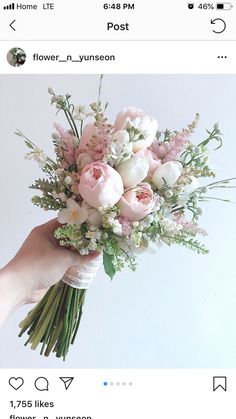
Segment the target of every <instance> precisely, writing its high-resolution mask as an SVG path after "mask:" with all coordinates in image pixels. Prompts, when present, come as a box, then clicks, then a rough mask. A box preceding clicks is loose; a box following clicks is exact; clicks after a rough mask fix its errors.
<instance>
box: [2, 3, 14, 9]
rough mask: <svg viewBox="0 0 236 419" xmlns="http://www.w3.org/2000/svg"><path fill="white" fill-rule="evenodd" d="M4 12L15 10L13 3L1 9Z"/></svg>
mask: <svg viewBox="0 0 236 419" xmlns="http://www.w3.org/2000/svg"><path fill="white" fill-rule="evenodd" d="M3 9H4V10H14V9H15V3H10V4H8V5H7V6H4V7H3Z"/></svg>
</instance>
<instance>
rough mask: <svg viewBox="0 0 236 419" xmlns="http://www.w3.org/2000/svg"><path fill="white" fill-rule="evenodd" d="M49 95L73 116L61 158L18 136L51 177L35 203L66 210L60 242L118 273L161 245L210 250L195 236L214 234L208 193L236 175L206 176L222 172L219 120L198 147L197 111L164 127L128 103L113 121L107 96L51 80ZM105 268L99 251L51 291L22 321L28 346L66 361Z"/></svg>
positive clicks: (56, 137) (58, 133)
mask: <svg viewBox="0 0 236 419" xmlns="http://www.w3.org/2000/svg"><path fill="white" fill-rule="evenodd" d="M49 94H50V95H51V103H52V105H55V106H56V109H57V111H58V112H59V111H62V112H63V113H64V115H65V117H66V120H67V122H68V128H67V129H64V128H62V127H61V126H59V125H58V124H55V132H54V133H53V134H52V140H53V143H54V146H55V160H53V159H51V158H50V157H48V156H47V155H46V154H45V153H44V152H43V151H42V150H41V149H40V148H39V147H37V146H36V145H35V144H34V143H33V142H32V141H31V140H29V139H28V138H27V137H26V136H25V135H24V134H23V133H22V132H20V131H17V135H19V136H21V137H23V138H24V140H25V143H26V145H27V146H28V147H29V149H30V150H29V153H28V154H27V155H26V158H28V159H34V160H35V161H37V162H38V163H39V165H40V167H41V168H42V171H43V173H44V175H45V177H44V178H42V179H38V180H36V181H35V183H34V184H33V185H32V186H31V188H33V189H36V190H37V191H40V192H41V195H40V196H38V195H37V196H34V197H33V198H32V201H33V203H34V204H35V205H37V206H39V207H41V208H43V209H46V210H55V211H57V212H58V221H59V223H60V224H61V226H60V227H59V228H57V229H56V231H55V237H56V238H57V239H58V241H59V243H60V245H61V246H64V247H67V248H69V249H73V250H76V251H78V252H79V253H80V255H82V256H83V255H87V254H89V253H91V252H97V253H100V254H102V255H103V266H104V270H105V272H106V274H107V275H108V276H109V277H110V278H111V279H112V278H113V277H114V275H115V273H116V272H118V271H121V270H122V269H123V268H124V267H125V265H128V267H130V268H131V269H132V270H133V271H134V270H135V268H136V255H137V253H138V252H141V251H145V250H146V249H149V248H150V247H153V246H154V247H156V248H158V246H159V245H160V244H167V245H172V244H178V245H182V246H185V247H186V248H188V249H191V250H194V251H196V252H197V253H203V254H204V253H207V252H208V250H207V249H206V248H205V246H204V244H202V243H200V242H199V241H198V239H197V238H196V236H198V235H205V234H206V232H205V230H203V229H202V228H201V227H200V226H199V224H198V222H199V217H200V215H201V208H200V207H199V203H200V202H202V201H206V200H209V199H210V196H209V193H208V192H209V191H212V190H214V189H215V188H218V187H220V188H222V187H228V184H229V183H230V181H231V180H232V179H226V180H222V181H211V182H210V181H208V182H207V183H206V184H205V185H202V184H201V183H200V182H199V180H200V179H203V178H214V177H215V173H214V171H213V170H212V168H211V167H210V166H209V164H208V155H209V150H208V146H209V144H210V143H215V145H216V147H215V148H216V149H219V148H220V147H221V145H222V138H221V137H222V134H221V131H220V129H219V126H218V124H215V125H214V127H213V129H212V130H207V135H206V138H205V139H204V140H202V141H201V142H200V143H199V144H197V145H195V144H193V143H192V142H191V141H190V137H191V135H192V134H193V132H194V130H195V129H196V127H197V123H198V119H199V115H196V118H195V119H194V121H193V122H192V123H191V124H189V125H188V126H187V128H185V129H182V130H181V131H174V132H171V131H169V130H166V131H164V132H162V131H159V130H158V123H157V121H156V120H155V119H153V118H152V117H150V116H147V115H146V114H145V113H144V112H143V111H142V110H141V109H136V108H134V107H127V108H124V109H123V110H122V111H121V112H120V113H119V114H118V115H117V118H116V120H115V122H114V123H112V124H110V123H109V122H108V120H107V118H106V116H105V111H106V108H107V105H105V106H103V105H102V103H101V101H100V97H99V99H98V101H97V102H95V103H92V104H91V105H90V107H89V108H88V109H85V107H84V106H75V105H74V104H72V103H71V96H70V95H68V94H66V95H65V96H58V95H56V94H55V93H54V91H53V90H52V89H51V88H50V89H49ZM99 96H100V94H99ZM216 199H217V198H216ZM98 267H99V261H98V258H95V259H93V260H92V261H91V262H90V263H89V264H88V265H85V264H82V265H81V266H79V267H77V266H72V267H71V268H70V269H68V271H67V272H66V273H65V275H64V277H63V278H62V279H61V280H60V281H59V282H58V283H57V284H56V285H54V286H52V287H51V288H50V289H49V290H48V292H47V293H46V295H45V296H44V297H43V299H42V300H41V301H40V302H39V303H38V304H37V305H36V306H35V308H33V310H32V311H30V312H29V314H28V315H27V317H26V318H25V319H24V320H23V321H22V322H21V324H20V327H21V332H20V336H21V335H23V334H24V333H25V332H27V333H28V340H27V342H26V344H30V345H31V348H32V349H36V348H37V346H38V345H39V344H41V345H42V348H41V354H42V355H45V356H49V354H50V353H51V352H52V351H53V352H55V354H56V356H57V357H62V358H63V359H64V360H65V358H66V355H67V353H68V350H69V348H70V345H71V344H72V343H73V342H74V340H75V337H76V334H77V331H78V328H79V324H80V321H81V316H82V307H83V304H84V300H85V295H86V290H87V289H88V287H89V285H90V284H91V282H92V280H93V278H94V276H95V275H96V272H97V269H98ZM59 279H60V278H58V280H59Z"/></svg>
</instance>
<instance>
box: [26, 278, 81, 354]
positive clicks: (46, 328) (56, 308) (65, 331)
mask: <svg viewBox="0 0 236 419" xmlns="http://www.w3.org/2000/svg"><path fill="white" fill-rule="evenodd" d="M85 293H86V290H84V289H75V288H72V287H70V286H69V285H67V284H65V283H64V282H63V281H60V282H58V283H57V284H56V285H54V286H52V287H51V288H50V289H49V290H48V292H47V293H46V294H45V296H44V297H43V299H42V300H41V301H40V302H39V303H38V304H37V305H36V307H34V308H33V310H31V311H30V312H29V313H28V315H27V316H26V318H25V319H24V320H23V321H22V322H21V323H20V328H21V332H20V333H19V336H22V335H23V334H24V333H25V332H27V333H28V335H29V338H28V340H27V341H26V343H25V345H28V344H30V345H31V349H34V350H35V349H36V348H37V347H38V345H39V344H40V343H41V344H42V348H41V351H40V353H41V355H44V356H49V355H50V353H51V352H55V354H56V357H58V358H61V357H62V358H63V360H64V361H65V358H66V355H67V353H68V351H69V348H70V345H71V344H73V343H74V341H75V337H76V334H77V332H78V329H79V325H80V321H81V317H82V307H83V304H84V300H85Z"/></svg>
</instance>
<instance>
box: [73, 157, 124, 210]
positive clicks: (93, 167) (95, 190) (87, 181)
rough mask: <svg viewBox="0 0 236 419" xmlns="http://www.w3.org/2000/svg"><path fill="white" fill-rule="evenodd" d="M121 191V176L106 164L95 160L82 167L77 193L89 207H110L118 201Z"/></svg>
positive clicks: (122, 188)
mask: <svg viewBox="0 0 236 419" xmlns="http://www.w3.org/2000/svg"><path fill="white" fill-rule="evenodd" d="M123 192H124V186H123V182H122V179H121V176H120V175H119V173H118V172H117V171H116V170H115V169H113V168H112V167H111V166H108V164H105V163H102V162H100V161H96V162H93V163H90V164H88V165H87V166H85V168H84V169H83V171H82V173H81V177H80V183H79V193H80V195H81V196H82V198H83V199H84V200H85V201H86V202H87V203H88V204H89V205H90V206H91V207H94V208H99V207H102V208H104V207H112V206H113V205H115V204H116V203H117V202H118V201H119V199H120V198H121V196H122V194H123Z"/></svg>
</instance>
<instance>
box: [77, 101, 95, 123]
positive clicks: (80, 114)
mask: <svg viewBox="0 0 236 419" xmlns="http://www.w3.org/2000/svg"><path fill="white" fill-rule="evenodd" d="M93 114H94V112H87V111H86V108H85V106H82V105H79V106H75V108H74V112H73V118H74V119H77V120H78V121H84V119H86V118H87V117H88V116H93Z"/></svg>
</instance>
